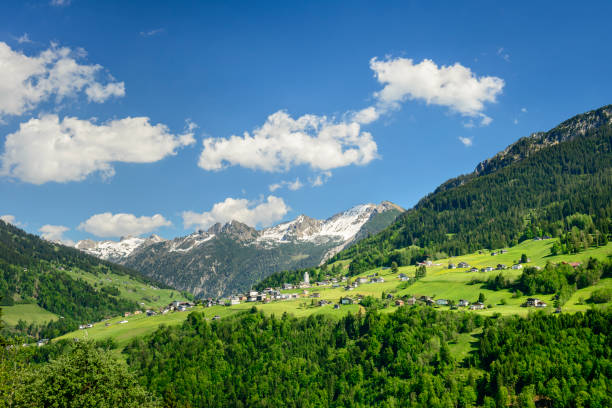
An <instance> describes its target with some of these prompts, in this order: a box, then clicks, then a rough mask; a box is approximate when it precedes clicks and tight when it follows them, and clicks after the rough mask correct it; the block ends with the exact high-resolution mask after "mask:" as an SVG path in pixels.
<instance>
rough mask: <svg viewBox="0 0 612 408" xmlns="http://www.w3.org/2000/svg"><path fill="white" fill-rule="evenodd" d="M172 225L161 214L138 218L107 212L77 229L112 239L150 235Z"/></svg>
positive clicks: (90, 219)
mask: <svg viewBox="0 0 612 408" xmlns="http://www.w3.org/2000/svg"><path fill="white" fill-rule="evenodd" d="M170 225H172V223H171V222H170V221H168V220H167V219H165V218H164V217H163V216H162V215H161V214H155V215H153V216H152V217H146V216H142V217H136V216H135V215H134V214H124V213H119V214H112V213H110V212H105V213H102V214H96V215H93V216H91V217H89V219H87V220H86V221H84V222H82V223H81V224H79V226H78V227H77V228H78V229H80V230H82V231H86V232H89V233H90V234H94V235H96V236H98V237H104V238H111V237H121V236H126V235H133V236H136V235H142V234H148V233H150V232H152V231H154V230H156V229H158V228H160V227H168V226H170Z"/></svg>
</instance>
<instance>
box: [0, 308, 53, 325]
mask: <svg viewBox="0 0 612 408" xmlns="http://www.w3.org/2000/svg"><path fill="white" fill-rule="evenodd" d="M19 319H21V320H24V321H26V322H28V323H37V324H40V323H46V322H48V321H50V320H57V319H58V316H57V315H56V314H54V313H51V312H49V311H46V310H45V309H43V308H42V307H40V306H38V305H15V306H2V320H4V322H5V323H6V324H8V325H9V326H15V325H16V324H17V322H18V321H19Z"/></svg>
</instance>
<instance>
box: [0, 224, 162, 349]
mask: <svg viewBox="0 0 612 408" xmlns="http://www.w3.org/2000/svg"><path fill="white" fill-rule="evenodd" d="M71 268H77V269H79V270H82V271H86V272H90V273H94V274H97V273H104V272H106V271H109V272H112V273H115V274H118V275H130V276H132V277H133V278H136V279H138V280H140V281H141V282H143V283H154V282H153V281H152V280H150V279H148V278H144V277H142V276H141V275H140V274H138V272H136V271H133V270H130V269H128V268H125V267H123V266H119V265H114V264H112V263H109V262H105V261H101V260H99V259H97V258H95V257H93V256H90V255H87V254H84V253H83V252H81V251H79V250H77V249H74V248H69V247H66V246H63V245H59V244H54V243H50V242H48V241H45V240H42V239H40V238H39V237H37V236H35V235H31V234H27V233H25V232H24V231H22V230H20V229H19V228H16V227H15V226H12V225H10V224H7V223H5V222H2V221H0V296H1V297H2V301H1V302H2V304H4V305H12V304H13V303H14V302H23V303H36V304H38V305H39V306H41V307H42V308H44V309H46V310H48V311H50V312H53V313H56V314H58V315H60V316H61V317H62V318H61V319H60V320H58V321H55V322H50V323H49V324H48V325H47V326H45V327H43V328H41V331H40V333H39V334H40V336H41V337H48V338H50V337H55V336H57V335H59V334H62V333H65V332H68V331H71V330H74V329H76V327H77V326H78V324H79V323H86V322H93V321H99V320H101V319H102V318H104V317H105V316H114V315H117V314H120V313H122V312H124V311H133V310H135V309H137V308H138V305H137V304H136V303H135V302H133V301H128V300H126V299H123V298H121V297H118V296H113V295H112V294H110V293H107V292H105V291H104V290H98V289H96V288H94V287H93V286H91V285H90V284H89V283H87V282H85V281H83V280H81V279H74V278H73V277H71V276H70V275H69V274H68V273H66V272H65V270H67V269H71ZM162 286H163V285H162Z"/></svg>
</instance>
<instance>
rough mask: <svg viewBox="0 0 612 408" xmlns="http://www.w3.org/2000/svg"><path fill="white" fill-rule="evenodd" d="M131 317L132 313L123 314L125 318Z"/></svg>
mask: <svg viewBox="0 0 612 408" xmlns="http://www.w3.org/2000/svg"><path fill="white" fill-rule="evenodd" d="M130 315H131V313H130V312H125V313H124V314H123V317H129V316H130Z"/></svg>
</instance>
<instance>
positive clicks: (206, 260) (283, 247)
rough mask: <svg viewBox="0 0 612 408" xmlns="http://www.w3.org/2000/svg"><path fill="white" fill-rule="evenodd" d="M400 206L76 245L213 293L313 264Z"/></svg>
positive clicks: (384, 220)
mask: <svg viewBox="0 0 612 408" xmlns="http://www.w3.org/2000/svg"><path fill="white" fill-rule="evenodd" d="M401 212H403V209H402V208H401V207H399V206H397V205H395V204H393V203H390V202H386V201H385V202H382V203H381V204H378V205H376V204H363V205H358V206H355V207H353V208H351V209H349V210H347V211H344V212H341V213H338V214H336V215H334V216H332V217H330V218H328V219H326V220H317V219H314V218H311V217H308V216H306V215H300V216H298V217H297V218H296V219H294V220H292V221H289V222H285V223H281V224H278V225H276V226H273V227H269V228H265V229H262V230H256V229H255V228H253V227H250V226H248V225H246V224H244V223H241V222H238V221H235V220H234V221H230V222H228V223H226V224H220V223H217V224H215V225H213V226H211V227H210V228H208V230H206V231H204V230H200V231H196V232H194V233H192V234H189V235H187V236H184V237H177V238H175V239H172V240H164V239H163V238H161V237H158V236H156V235H153V236H151V237H149V238H138V237H126V238H123V239H122V240H120V241H119V242H114V241H100V242H95V241H92V240H84V241H79V242H78V243H77V244H76V247H77V248H79V249H81V250H83V251H85V252H87V253H89V254H92V255H95V256H97V257H99V258H102V259H105V260H110V261H113V262H117V263H120V264H123V265H129V266H131V267H132V268H134V269H136V270H139V271H141V272H142V273H144V274H146V275H148V276H155V277H156V278H157V279H160V280H161V281H163V282H164V283H166V284H168V285H171V286H173V287H176V288H177V289H180V290H188V291H190V292H192V293H194V294H196V295H201V296H219V295H224V294H227V292H228V291H230V290H234V289H236V290H238V289H240V290H242V289H245V288H248V285H250V284H252V283H254V282H255V281H256V280H258V279H261V278H263V277H265V276H267V275H269V274H271V273H273V272H277V271H279V270H283V269H292V268H295V267H310V266H316V265H318V264H320V263H321V262H323V261H325V260H326V259H328V258H329V257H331V256H333V255H334V254H336V253H337V252H339V251H340V250H342V249H343V248H345V247H346V246H348V245H350V244H351V243H353V242H356V241H357V240H359V239H361V238H363V237H365V236H367V235H368V234H370V233H375V232H378V231H379V230H380V229H382V228H384V227H385V226H387V225H389V224H390V223H391V222H392V221H393V220H394V219H395V217H396V216H397V215H399V214H400V213H401Z"/></svg>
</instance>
